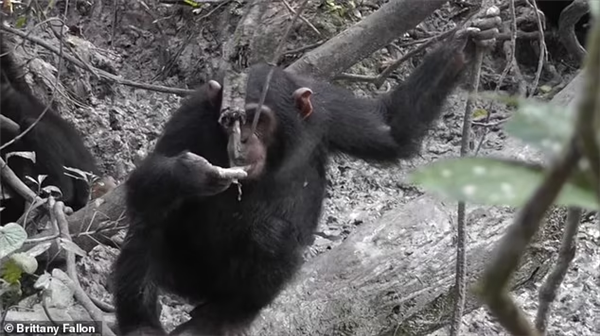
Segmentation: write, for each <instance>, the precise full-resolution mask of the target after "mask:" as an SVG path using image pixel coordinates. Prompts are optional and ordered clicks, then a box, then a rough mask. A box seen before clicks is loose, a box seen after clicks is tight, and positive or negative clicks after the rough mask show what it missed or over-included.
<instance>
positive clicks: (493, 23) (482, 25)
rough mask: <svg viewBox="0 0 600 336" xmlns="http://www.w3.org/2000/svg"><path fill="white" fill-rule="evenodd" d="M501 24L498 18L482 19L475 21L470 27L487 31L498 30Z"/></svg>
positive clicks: (500, 19)
mask: <svg viewBox="0 0 600 336" xmlns="http://www.w3.org/2000/svg"><path fill="white" fill-rule="evenodd" d="M501 24H502V18H500V17H499V16H493V17H486V18H482V19H476V20H475V21H473V24H472V27H476V28H479V29H481V30H489V29H493V28H496V29H497V28H498V27H500V25H501Z"/></svg>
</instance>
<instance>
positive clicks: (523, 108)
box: [504, 100, 574, 155]
mask: <svg viewBox="0 0 600 336" xmlns="http://www.w3.org/2000/svg"><path fill="white" fill-rule="evenodd" d="M573 116H574V114H573V113H571V111H569V110H568V109H567V108H565V107H561V106H557V105H554V104H550V103H544V102H537V101H534V100H521V101H519V108H518V111H517V112H516V113H515V114H514V115H513V116H512V118H511V119H510V120H509V121H508V122H507V123H506V124H505V126H504V130H505V131H506V132H507V133H509V134H511V135H512V136H514V137H516V138H519V139H521V140H523V141H525V142H526V143H529V144H532V145H534V146H536V147H538V148H540V149H541V150H543V151H544V152H546V153H548V154H551V155H556V154H558V153H560V151H561V150H562V148H563V147H564V146H565V144H566V143H567V142H568V141H569V139H570V137H571V134H572V133H573V128H574V120H573Z"/></svg>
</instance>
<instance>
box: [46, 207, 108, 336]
mask: <svg viewBox="0 0 600 336" xmlns="http://www.w3.org/2000/svg"><path fill="white" fill-rule="evenodd" d="M52 210H53V211H52V214H53V216H56V221H57V222H58V227H59V229H60V236H61V239H62V240H66V241H70V242H72V240H71V235H70V234H69V223H68V222H67V217H66V215H65V212H64V204H63V202H56V203H55V204H54V207H52ZM65 250H66V253H67V275H68V276H69V278H70V279H71V281H72V285H73V286H72V287H73V289H74V292H75V293H74V295H75V297H76V298H77V301H79V303H81V305H82V306H83V307H84V308H85V310H87V311H88V313H89V314H90V316H91V317H92V318H93V319H94V321H96V322H101V323H102V335H103V336H114V335H115V334H114V333H113V332H112V330H110V328H109V327H108V325H107V324H106V322H105V321H104V314H103V313H102V311H101V310H100V309H99V308H98V307H97V306H96V305H95V304H94V302H93V301H92V300H91V299H90V297H89V296H88V295H87V294H86V293H85V291H84V290H83V288H82V287H81V284H80V283H79V278H78V276H77V267H76V264H75V253H73V252H71V251H69V250H67V249H65Z"/></svg>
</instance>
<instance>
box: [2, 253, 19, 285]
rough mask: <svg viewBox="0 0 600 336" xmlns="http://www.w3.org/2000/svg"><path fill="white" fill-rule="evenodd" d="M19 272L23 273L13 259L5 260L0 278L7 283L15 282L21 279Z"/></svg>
mask: <svg viewBox="0 0 600 336" xmlns="http://www.w3.org/2000/svg"><path fill="white" fill-rule="evenodd" d="M21 274H23V270H22V269H21V267H19V265H18V264H17V263H16V262H15V261H14V260H13V259H9V260H7V261H6V262H5V263H4V265H2V279H4V280H5V281H6V282H8V283H9V284H15V283H17V281H19V280H21Z"/></svg>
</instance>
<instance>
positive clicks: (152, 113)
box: [38, 1, 600, 336]
mask: <svg viewBox="0 0 600 336" xmlns="http://www.w3.org/2000/svg"><path fill="white" fill-rule="evenodd" d="M380 2H382V1H371V3H374V4H377V3H380ZM140 3H141V2H131V3H129V2H127V3H125V4H123V3H120V4H119V5H118V6H119V8H118V10H114V9H113V6H112V5H109V4H110V2H105V3H104V7H100V8H97V7H90V6H88V5H87V2H77V5H76V6H73V8H72V9H71V10H70V11H69V13H70V14H69V19H68V20H67V24H68V25H70V26H72V27H79V29H81V34H82V37H83V38H84V39H85V40H87V41H90V42H91V43H92V46H91V47H90V50H91V52H90V53H91V54H93V55H94V56H93V57H91V59H92V63H93V64H94V65H96V66H106V67H108V68H113V69H116V71H117V73H118V74H119V75H121V76H122V77H123V78H127V79H130V80H135V81H139V82H154V83H156V84H161V85H165V86H176V85H177V86H181V85H182V84H184V85H189V86H193V85H195V84H197V83H200V82H203V81H205V80H206V79H207V78H206V71H205V70H206V69H207V67H208V65H209V64H210V62H211V55H213V54H214V52H215V50H216V48H217V46H218V45H217V43H216V41H215V40H214V38H213V35H214V34H213V33H214V31H213V30H214V28H213V27H214V24H215V23H214V22H211V17H210V16H207V17H206V18H202V17H203V16H204V15H207V14H208V13H209V11H210V8H209V9H206V10H204V12H201V13H200V14H198V15H196V16H194V15H192V14H191V13H189V9H186V11H185V12H181V13H179V12H177V11H175V10H173V9H166V8H156V7H151V8H150V9H149V10H145V9H144V6H142V5H140ZM363 3H366V1H365V2H363ZM239 10H240V9H235V10H233V13H235V12H236V11H239ZM371 10H372V8H371V7H369V6H363V7H360V8H359V9H358V10H357V11H358V13H359V14H360V13H362V16H366V15H368V13H369V11H371ZM456 11H457V9H456V8H454V7H450V6H448V7H446V8H444V9H443V10H442V11H440V13H439V14H440V15H434V16H432V17H431V18H430V19H428V20H426V21H425V22H424V23H423V24H421V25H420V29H418V30H415V32H414V35H415V36H417V35H419V32H421V33H422V31H443V30H444V29H447V27H448V26H449V25H451V22H450V21H449V20H447V19H443V18H444V17H448V14H451V13H454V12H456ZM115 12H118V14H119V16H118V20H117V25H115V26H116V28H113V22H114V21H113V20H114V17H115ZM353 13H354V12H353ZM353 15H354V16H355V17H354V18H351V19H349V20H346V21H343V22H341V23H340V22H337V19H330V20H329V21H328V20H326V16H325V15H323V14H320V15H319V20H316V19H315V21H317V22H316V23H315V22H313V21H311V22H313V24H314V25H315V27H316V28H317V29H320V30H322V31H323V32H326V33H327V34H329V35H334V34H335V32H336V31H339V30H341V29H342V28H343V27H344V26H345V25H349V24H351V23H352V22H351V21H357V20H358V18H356V16H357V14H356V13H354V14H353ZM322 16H323V17H325V19H324V18H323V17H322ZM91 17H93V18H94V19H93V20H92V19H90V18H91ZM299 31H301V32H303V31H308V28H306V29H301V30H299ZM192 33H193V34H192ZM45 34H46V33H40V36H41V37H46V38H49V36H47V35H45ZM313 35H314V34H313ZM306 36H311V35H310V33H306ZM307 39H309V38H307V37H305V38H298V39H294V42H293V44H294V45H296V44H300V46H301V43H306V44H308V41H306V40H307ZM405 40H407V41H408V40H411V38H409V37H407V38H406V39H405ZM165 41H166V42H165ZM186 41H187V44H186V47H185V48H182V49H179V46H180V45H183V42H186ZM299 41H302V42H299ZM162 42H165V43H166V45H168V46H169V48H168V51H169V53H168V54H167V56H165V54H166V53H165V50H166V49H165V48H164V45H165V44H161V43H162ZM313 42H314V41H313ZM527 47H529V49H531V47H530V46H525V49H527ZM292 48H294V46H292V47H290V49H292ZM410 48H411V47H407V48H405V49H404V50H410ZM38 50H39V49H38ZM174 54H177V55H178V57H174V56H173V55H174ZM42 56H43V57H42V58H43V59H45V60H47V61H49V63H52V64H56V58H54V57H52V56H49V55H47V54H42ZM529 56H531V55H529ZM165 57H167V58H168V57H170V60H169V61H164V60H165ZM391 57H392V56H391V55H390V52H389V51H381V52H378V53H376V54H375V55H374V56H373V57H372V58H370V59H368V60H365V61H364V62H361V63H360V64H358V65H356V66H355V67H354V68H353V69H352V71H353V72H355V73H367V74H368V73H371V74H374V73H376V71H377V65H379V64H381V62H382V61H388V60H389V59H391ZM525 57H527V56H525ZM504 61H505V58H504V54H503V53H502V52H501V48H498V50H495V51H493V53H492V56H490V57H488V58H486V60H485V65H484V76H483V82H482V86H483V88H484V89H490V88H493V86H494V84H493V83H494V81H495V80H496V79H497V77H498V74H499V73H501V71H502V68H503V67H504ZM416 63H417V62H416V61H415V62H410V61H409V62H406V63H405V64H404V65H403V66H402V68H401V69H400V70H399V71H398V73H399V74H403V75H398V76H397V77H404V76H405V74H407V73H410V71H411V69H412V68H413V67H414V64H416ZM165 64H166V65H167V66H165ZM556 64H558V65H559V66H558V69H559V71H560V72H561V74H563V75H564V76H565V80H567V79H568V78H570V76H572V73H573V67H572V66H569V65H568V62H566V61H563V60H562V59H561V60H556ZM564 64H567V65H564ZM65 71H66V72H65V75H64V79H63V80H64V82H65V87H66V89H67V90H70V91H74V92H76V91H77V90H76V89H75V87H76V86H77V85H76V84H77V79H76V76H77V75H74V73H76V74H79V75H81V74H82V72H81V71H80V70H76V69H73V68H72V67H68V68H66V69H65ZM522 71H523V72H524V75H525V77H526V78H527V79H528V80H530V76H531V74H533V72H534V71H535V69H534V68H527V67H524V68H523V69H522ZM86 76H89V74H88V75H86ZM543 80H544V78H543ZM515 81H516V80H515V79H514V78H512V77H510V76H509V78H507V81H506V83H507V84H506V85H505V86H503V89H508V90H511V89H514V87H515ZM89 82H90V84H91V85H90V89H91V91H89V92H88V94H86V95H79V97H80V98H81V99H80V100H79V101H78V102H77V103H74V102H65V103H64V104H65V107H70V108H68V109H67V108H63V109H62V110H61V111H62V113H63V115H64V116H65V117H66V118H67V119H69V120H71V121H73V122H74V123H75V124H76V126H77V127H78V128H79V129H80V130H81V131H82V133H83V134H84V135H85V139H86V143H87V144H88V145H89V147H90V148H91V149H92V151H93V153H94V154H95V155H96V157H97V158H98V160H99V163H100V166H101V168H102V169H103V171H104V172H105V173H108V174H110V175H112V176H113V177H115V178H116V179H117V180H119V181H122V180H123V178H124V177H125V176H126V175H127V174H128V173H129V172H130V171H131V170H132V169H133V167H134V166H135V162H137V160H139V158H142V157H144V156H145V154H146V153H147V152H148V150H149V149H151V148H152V146H153V144H154V141H155V140H156V138H157V136H158V135H159V134H160V132H161V130H162V126H163V125H164V122H165V121H166V120H167V119H168V117H169V115H170V113H171V112H172V111H174V110H175V109H176V108H177V107H178V105H179V102H180V99H179V98H178V97H176V96H175V95H171V94H164V93H158V92H151V91H147V90H141V89H133V88H130V87H125V86H119V85H109V84H108V83H105V82H102V81H98V80H95V79H94V78H91V79H89ZM390 82H391V83H392V84H393V82H394V81H393V80H391V81H390ZM542 83H543V82H542ZM342 84H343V83H342ZM346 85H348V87H350V88H352V89H354V90H355V91H356V92H357V94H362V95H370V94H373V92H374V91H375V90H374V88H372V87H370V86H368V85H363V84H348V83H346ZM464 100H465V99H464V92H460V90H459V91H457V94H455V95H454V96H453V98H452V99H450V101H449V102H448V104H447V106H446V108H445V114H444V117H443V118H442V120H440V121H439V122H438V123H437V125H436V126H435V128H434V129H433V130H432V132H431V133H432V137H431V138H430V139H428V140H427V141H426V143H425V144H424V146H423V153H422V157H420V158H418V159H415V160H413V161H411V162H406V163H405V164H403V165H402V166H393V167H375V166H372V165H369V164H366V163H364V162H361V161H357V160H354V159H352V158H336V159H335V161H334V162H333V164H332V165H331V167H330V169H329V172H328V175H329V180H330V187H329V191H328V197H327V200H326V203H325V211H324V214H323V216H322V220H321V223H320V229H321V231H322V232H323V233H324V234H326V235H328V238H323V237H320V236H318V237H317V238H316V241H315V244H314V246H313V247H312V251H311V252H312V253H310V254H308V255H307V258H308V259H310V258H312V257H314V256H315V255H318V254H320V253H327V250H329V249H331V248H335V246H336V245H338V244H339V243H341V242H342V241H343V239H344V238H345V237H347V236H348V235H349V234H351V233H352V232H353V230H354V228H355V227H356V226H358V225H361V224H362V223H363V222H366V221H367V220H370V219H373V218H377V217H378V216H380V215H381V214H382V213H383V212H385V211H386V210H388V209H391V208H393V207H396V206H397V205H399V204H402V203H403V202H405V201H406V200H407V199H410V198H412V197H414V196H415V195H418V194H419V193H420V191H419V190H417V189H416V188H414V187H412V186H410V185H407V184H405V183H404V182H403V179H404V177H405V175H406V172H407V171H408V170H410V169H411V168H412V167H415V166H419V165H421V164H423V163H425V162H429V161H431V160H435V159H437V158H439V157H445V156H455V155H457V154H458V150H459V146H460V134H461V125H462V114H463V111H464ZM495 112H496V114H495V115H494V118H496V119H495V120H500V119H502V118H504V117H506V116H508V115H509V113H510V112H509V111H505V110H504V111H503V110H498V111H495ZM500 127H501V126H498V127H495V128H493V129H492V132H491V133H490V134H489V135H488V136H487V138H486V139H487V141H486V142H485V143H484V146H483V150H482V154H483V155H485V154H489V153H492V152H494V151H497V150H498V149H500V148H502V146H503V139H504V138H505V136H504V134H503V132H502V131H501V130H500ZM475 132H476V136H477V135H479V136H480V135H481V133H482V132H481V129H477V128H475ZM557 239H559V237H558V238H557ZM579 239H580V240H579V243H578V248H579V249H578V251H577V256H576V259H575V262H574V264H573V265H572V267H571V269H570V270H569V273H568V275H567V278H566V280H565V282H564V283H563V285H562V287H561V291H560V293H559V297H558V299H557V300H556V302H555V304H554V306H553V307H554V309H553V312H552V317H551V319H550V329H549V335H573V336H575V335H578V336H584V335H598V334H600V295H598V294H599V293H600V267H599V266H600V265H599V264H600V255H599V250H598V244H599V242H600V231H599V227H598V225H596V221H595V220H590V221H588V222H586V223H585V225H583V226H582V229H581V232H580V234H579ZM557 245H558V242H557V241H555V242H552V244H549V246H551V247H549V248H556V246H557ZM115 255H116V250H115V249H112V248H110V247H105V246H98V247H97V248H95V249H94V250H93V251H92V252H91V253H90V254H89V256H88V257H86V258H84V259H83V260H82V261H81V262H80V263H79V270H80V272H81V274H82V276H83V279H82V283H83V285H84V287H86V288H87V289H88V291H89V293H91V295H93V296H95V297H97V298H99V299H103V300H105V301H107V302H110V294H108V291H107V289H106V288H107V286H108V284H109V281H108V280H107V276H108V274H109V273H110V272H109V266H110V263H111V262H112V260H113V259H114V257H115ZM538 286H539V284H538V285H536V287H535V288H526V289H523V290H520V291H519V292H518V293H515V294H516V296H517V297H518V300H519V303H520V304H521V305H522V306H523V307H524V308H525V309H526V311H527V313H528V314H529V315H530V316H535V311H536V308H537V287H538ZM163 303H164V304H165V307H164V309H163V323H164V324H165V325H166V326H167V327H168V328H169V329H170V328H172V327H173V326H175V325H177V324H179V323H180V322H182V321H183V320H185V319H186V318H187V317H186V314H185V311H186V310H187V309H189V306H187V305H182V304H181V303H180V302H178V301H177V300H175V299H173V298H169V297H163ZM464 326H465V327H464V331H465V333H466V334H469V335H501V334H502V331H501V329H500V328H499V326H498V324H497V323H495V322H494V321H493V319H492V318H491V317H490V316H489V315H488V314H487V313H486V311H485V310H484V309H483V308H482V309H479V310H476V311H474V312H472V313H471V314H469V315H468V316H466V317H465V319H464ZM446 334H448V332H447V331H446V330H439V331H438V332H436V333H435V334H434V335H436V336H442V335H446Z"/></svg>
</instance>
